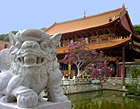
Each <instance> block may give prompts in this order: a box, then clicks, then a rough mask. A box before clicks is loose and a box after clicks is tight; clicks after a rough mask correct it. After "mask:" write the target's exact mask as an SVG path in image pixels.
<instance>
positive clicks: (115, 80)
mask: <svg viewBox="0 0 140 109" xmlns="http://www.w3.org/2000/svg"><path fill="white" fill-rule="evenodd" d="M128 82H130V80H129V79H128V78H126V83H128ZM61 88H62V90H63V93H65V94H70V93H80V92H88V91H95V90H102V89H111V90H120V89H122V78H121V77H112V78H109V79H108V80H106V82H103V83H101V82H100V81H99V80H96V79H93V78H74V79H67V80H65V79H63V80H62V81H61Z"/></svg>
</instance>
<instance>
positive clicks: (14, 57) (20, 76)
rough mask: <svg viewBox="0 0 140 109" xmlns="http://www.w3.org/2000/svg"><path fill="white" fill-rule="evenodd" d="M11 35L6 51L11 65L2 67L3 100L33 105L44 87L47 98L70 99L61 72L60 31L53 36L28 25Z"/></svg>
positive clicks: (1, 99) (54, 99)
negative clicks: (62, 88) (64, 88)
mask: <svg viewBox="0 0 140 109" xmlns="http://www.w3.org/2000/svg"><path fill="white" fill-rule="evenodd" d="M9 39H10V43H11V47H10V49H8V50H7V51H6V53H5V54H8V55H7V58H6V59H7V60H6V62H7V66H9V67H6V68H5V67H2V68H1V67H0V69H1V73H0V97H1V98H0V101H1V102H6V103H9V102H15V101H17V105H18V107H21V108H28V107H34V106H37V104H38V100H39V94H40V93H41V92H42V90H44V89H46V90H47V91H48V101H51V102H63V101H68V99H67V97H66V96H65V95H64V94H63V93H62V90H61V87H60V85H61V79H62V73H61V71H60V69H59V63H58V62H57V57H56V54H57V51H56V47H57V46H58V44H59V41H60V39H61V34H56V35H54V36H50V35H49V34H47V33H46V32H44V31H42V30H38V29H26V30H23V31H19V32H18V33H17V34H16V35H14V34H12V33H9ZM9 59H10V61H9ZM8 63H9V64H8ZM0 65H1V64H0ZM4 68H5V69H4ZM2 69H4V70H2ZM6 69H7V70H6Z"/></svg>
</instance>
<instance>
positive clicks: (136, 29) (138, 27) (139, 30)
mask: <svg viewBox="0 0 140 109" xmlns="http://www.w3.org/2000/svg"><path fill="white" fill-rule="evenodd" d="M133 27H134V30H135V32H136V34H137V35H140V26H138V25H137V26H133Z"/></svg>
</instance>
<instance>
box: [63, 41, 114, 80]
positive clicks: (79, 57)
mask: <svg viewBox="0 0 140 109" xmlns="http://www.w3.org/2000/svg"><path fill="white" fill-rule="evenodd" d="M68 51H69V54H67V55H65V57H64V59H63V60H64V61H65V62H67V63H71V64H75V65H76V67H77V70H78V74H77V77H79V76H81V75H84V73H88V74H90V77H93V78H97V79H99V80H104V76H106V77H108V76H110V74H111V73H112V71H111V68H110V67H107V66H106V65H105V63H104V62H105V61H107V60H109V58H108V57H105V56H104V55H103V52H102V51H100V52H97V51H96V50H95V49H90V48H88V44H87V43H86V42H85V41H84V40H83V41H82V42H79V43H78V42H73V43H72V44H70V45H69V46H68ZM80 68H84V71H83V72H82V73H80Z"/></svg>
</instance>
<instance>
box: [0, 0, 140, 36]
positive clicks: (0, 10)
mask: <svg viewBox="0 0 140 109" xmlns="http://www.w3.org/2000/svg"><path fill="white" fill-rule="evenodd" d="M123 3H124V4H125V7H126V8H127V10H128V13H129V16H130V19H131V21H132V24H133V25H136V24H140V6H139V5H140V0H0V34H5V33H9V32H10V31H13V30H15V31H18V30H24V29H27V28H37V29H40V28H42V27H46V28H48V27H49V26H51V25H52V24H53V23H54V22H57V23H59V22H64V21H68V20H73V19H78V18H82V17H84V10H85V11H86V16H91V15H95V14H99V13H103V12H107V11H110V10H114V9H117V8H120V7H122V4H123Z"/></svg>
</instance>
